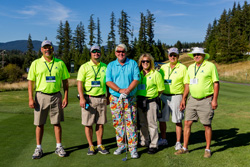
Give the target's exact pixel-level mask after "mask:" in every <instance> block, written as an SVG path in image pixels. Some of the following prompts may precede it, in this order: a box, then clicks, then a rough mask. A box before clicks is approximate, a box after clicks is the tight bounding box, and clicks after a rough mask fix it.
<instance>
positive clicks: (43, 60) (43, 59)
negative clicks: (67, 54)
mask: <svg viewBox="0 0 250 167" xmlns="http://www.w3.org/2000/svg"><path fill="white" fill-rule="evenodd" d="M54 59H55V57H54V56H53V58H52V60H51V61H50V62H48V61H47V60H45V58H44V56H42V57H41V60H42V62H47V63H53V61H54Z"/></svg>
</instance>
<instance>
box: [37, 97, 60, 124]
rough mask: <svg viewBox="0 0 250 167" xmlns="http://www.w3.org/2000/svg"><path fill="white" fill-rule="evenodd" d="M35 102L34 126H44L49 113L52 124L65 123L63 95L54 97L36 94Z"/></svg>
mask: <svg viewBox="0 0 250 167" xmlns="http://www.w3.org/2000/svg"><path fill="white" fill-rule="evenodd" d="M35 102H36V105H35V110H34V125H44V124H45V123H46V120H47V116H48V113H49V115H50V123H51V124H53V125H55V124H59V123H60V122H61V121H64V115H63V109H62V94H61V93H60V92H58V93H55V94H53V95H48V94H43V93H41V92H36V97H35Z"/></svg>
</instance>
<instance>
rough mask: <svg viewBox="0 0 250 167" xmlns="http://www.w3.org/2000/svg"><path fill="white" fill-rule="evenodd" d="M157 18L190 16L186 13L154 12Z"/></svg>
mask: <svg viewBox="0 0 250 167" xmlns="http://www.w3.org/2000/svg"><path fill="white" fill-rule="evenodd" d="M153 13H154V14H155V15H156V16H158V17H176V16H188V14H186V13H171V14H170V13H167V12H165V11H162V10H156V11H155V12H153Z"/></svg>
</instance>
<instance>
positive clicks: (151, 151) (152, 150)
mask: <svg viewBox="0 0 250 167" xmlns="http://www.w3.org/2000/svg"><path fill="white" fill-rule="evenodd" d="M157 152H158V149H157V148H149V149H148V154H155V153H157Z"/></svg>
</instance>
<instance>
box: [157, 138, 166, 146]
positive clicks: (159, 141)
mask: <svg viewBox="0 0 250 167" xmlns="http://www.w3.org/2000/svg"><path fill="white" fill-rule="evenodd" d="M167 145H168V141H167V139H162V138H160V139H159V140H158V146H167Z"/></svg>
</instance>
